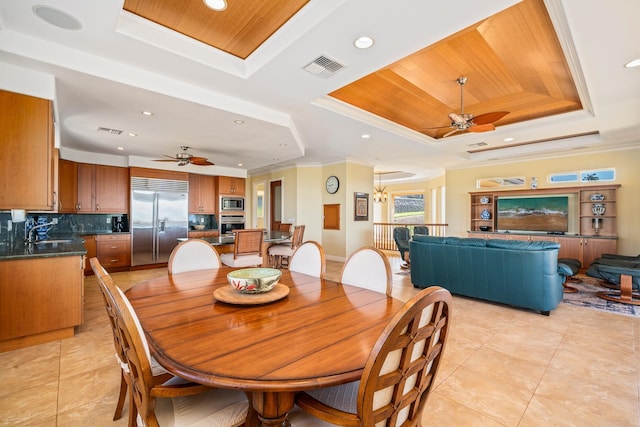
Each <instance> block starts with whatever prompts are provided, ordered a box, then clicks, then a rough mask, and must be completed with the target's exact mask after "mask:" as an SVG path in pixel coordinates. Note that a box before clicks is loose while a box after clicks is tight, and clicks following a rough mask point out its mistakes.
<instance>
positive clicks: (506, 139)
mask: <svg viewBox="0 0 640 427" xmlns="http://www.w3.org/2000/svg"><path fill="white" fill-rule="evenodd" d="M511 141H513V138H511V137H509V138H505V139H504V142H511Z"/></svg>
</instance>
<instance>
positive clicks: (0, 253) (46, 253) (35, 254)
mask: <svg viewBox="0 0 640 427" xmlns="http://www.w3.org/2000/svg"><path fill="white" fill-rule="evenodd" d="M86 253H87V250H86V248H85V247H84V240H82V239H79V238H74V239H72V241H71V242H68V243H35V244H32V245H28V244H25V243H23V242H21V241H20V242H15V241H14V242H13V243H12V242H0V261H8V260H16V259H26V258H44V257H62V256H76V255H77V256H81V255H85V254H86Z"/></svg>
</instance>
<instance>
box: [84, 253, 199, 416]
mask: <svg viewBox="0 0 640 427" xmlns="http://www.w3.org/2000/svg"><path fill="white" fill-rule="evenodd" d="M89 264H90V265H91V269H92V270H93V272H94V274H95V277H96V278H97V279H98V288H99V289H100V293H101V294H102V297H103V300H104V303H105V309H106V311H107V315H108V318H109V323H110V326H111V332H112V335H113V343H114V346H115V350H116V353H115V357H116V360H117V361H118V364H119V365H120V392H119V395H118V402H117V404H116V411H115V413H114V415H113V420H114V421H115V420H119V419H120V418H121V417H122V411H123V409H124V402H125V399H126V396H127V392H129V422H128V425H129V427H134V426H136V425H137V423H136V415H137V411H136V410H135V403H134V401H133V394H131V393H130V390H131V378H130V375H129V374H130V367H129V363H128V361H127V356H126V354H125V353H126V348H125V345H124V343H123V338H122V335H121V334H120V331H119V329H118V327H117V324H116V319H117V316H116V307H115V306H114V305H113V298H112V296H111V295H112V294H113V293H114V292H116V285H115V284H114V283H113V279H112V278H111V276H110V275H109V273H107V271H106V270H105V269H104V267H103V266H102V264H100V261H99V260H98V258H95V257H94V258H91V259H90V260H89ZM142 337H143V338H142V339H143V340H144V341H145V345H146V339H145V338H144V335H143V336H142ZM150 364H151V374H152V375H153V380H154V382H155V383H156V384H162V383H165V382H168V381H170V380H173V381H176V380H175V378H176V377H175V376H174V375H173V374H171V373H170V372H168V371H167V370H166V369H164V368H163V367H162V366H160V364H159V363H158V362H157V361H156V360H155V359H154V358H153V357H151V356H150ZM183 389H184V390H185V392H187V393H189V394H196V393H202V392H205V391H207V390H209V387H206V386H203V385H201V384H196V383H189V384H185V385H184V386H183Z"/></svg>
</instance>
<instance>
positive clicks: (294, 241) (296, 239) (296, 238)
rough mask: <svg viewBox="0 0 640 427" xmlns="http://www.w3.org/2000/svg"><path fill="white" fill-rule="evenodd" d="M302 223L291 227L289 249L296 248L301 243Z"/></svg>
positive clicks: (302, 234)
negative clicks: (291, 233) (291, 234)
mask: <svg viewBox="0 0 640 427" xmlns="http://www.w3.org/2000/svg"><path fill="white" fill-rule="evenodd" d="M304 228H305V226H304V225H296V226H295V227H293V236H291V249H293V250H296V248H297V247H298V246H300V245H301V244H302V241H303V240H302V239H303V238H304Z"/></svg>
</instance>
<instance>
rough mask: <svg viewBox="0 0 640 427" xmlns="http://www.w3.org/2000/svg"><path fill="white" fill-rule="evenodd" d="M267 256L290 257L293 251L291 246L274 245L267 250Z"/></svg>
mask: <svg viewBox="0 0 640 427" xmlns="http://www.w3.org/2000/svg"><path fill="white" fill-rule="evenodd" d="M269 255H278V256H291V255H293V249H292V248H291V246H286V245H274V246H271V247H270V248H269Z"/></svg>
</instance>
